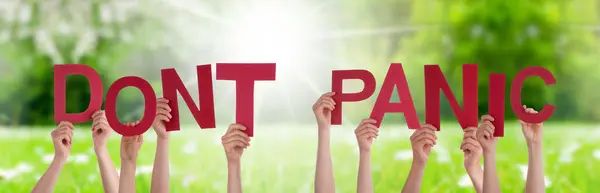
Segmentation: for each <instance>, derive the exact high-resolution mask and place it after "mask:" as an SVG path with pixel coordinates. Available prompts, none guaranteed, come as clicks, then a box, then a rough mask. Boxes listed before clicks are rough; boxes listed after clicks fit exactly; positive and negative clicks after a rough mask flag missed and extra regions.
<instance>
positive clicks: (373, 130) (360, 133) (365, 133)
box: [356, 128, 379, 137]
mask: <svg viewBox="0 0 600 193" xmlns="http://www.w3.org/2000/svg"><path fill="white" fill-rule="evenodd" d="M369 134H373V135H375V136H378V135H379V134H378V132H377V130H376V129H372V128H367V129H363V130H361V131H360V132H359V133H356V136H359V137H363V136H364V135H369Z"/></svg>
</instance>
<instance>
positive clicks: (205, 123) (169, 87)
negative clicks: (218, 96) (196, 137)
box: [161, 64, 216, 131]
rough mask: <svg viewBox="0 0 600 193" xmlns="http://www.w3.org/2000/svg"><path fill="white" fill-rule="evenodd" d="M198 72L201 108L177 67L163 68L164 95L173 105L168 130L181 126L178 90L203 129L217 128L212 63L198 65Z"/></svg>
mask: <svg viewBox="0 0 600 193" xmlns="http://www.w3.org/2000/svg"><path fill="white" fill-rule="evenodd" d="M196 72H197V74H198V96H199V97H200V99H199V100H198V102H199V103H200V108H198V107H197V106H196V103H194V100H193V99H192V97H191V96H190V93H189V92H188V91H187V89H186V88H185V85H184V84H183V82H182V81H181V78H180V77H179V75H178V74H177V71H175V69H172V68H170V69H163V70H161V77H162V88H163V97H164V98H166V99H168V100H169V107H171V116H172V118H171V120H170V121H169V122H167V123H166V126H167V131H173V130H176V131H178V130H179V128H180V126H179V107H178V106H179V105H178V103H177V91H179V93H180V94H181V97H183V100H184V101H185V104H187V106H188V108H189V109H190V111H191V112H192V115H194V118H195V119H196V122H197V123H198V125H199V126H200V128H202V129H206V128H215V127H216V126H215V100H214V96H213V87H212V72H211V68H210V64H207V65H199V66H196Z"/></svg>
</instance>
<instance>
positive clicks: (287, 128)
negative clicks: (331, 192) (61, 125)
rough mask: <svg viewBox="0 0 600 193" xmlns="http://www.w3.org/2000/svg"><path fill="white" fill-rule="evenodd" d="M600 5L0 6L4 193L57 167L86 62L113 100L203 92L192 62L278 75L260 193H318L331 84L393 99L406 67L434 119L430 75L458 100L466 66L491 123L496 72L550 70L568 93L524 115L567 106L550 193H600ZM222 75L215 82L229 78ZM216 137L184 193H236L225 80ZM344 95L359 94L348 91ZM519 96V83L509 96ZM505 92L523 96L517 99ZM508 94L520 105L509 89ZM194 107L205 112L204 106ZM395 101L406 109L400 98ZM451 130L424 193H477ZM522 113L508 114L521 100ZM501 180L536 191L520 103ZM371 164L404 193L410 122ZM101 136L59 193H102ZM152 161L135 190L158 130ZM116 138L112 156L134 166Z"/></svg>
mask: <svg viewBox="0 0 600 193" xmlns="http://www.w3.org/2000/svg"><path fill="white" fill-rule="evenodd" d="M599 8H600V1H598V0H570V1H567V0H534V1H520V0H486V1H474V0H418V1H417V0H347V1H346V0H344V1H343V0H326V1H321V0H286V1H276V0H257V1H241V0H225V1H217V0H205V1H200V0H172V1H161V0H128V1H118V0H89V1H88V0H86V1H68V0H44V1H42V0H27V1H26V0H4V1H0V88H2V92H0V128H1V130H0V133H1V135H0V138H1V139H2V140H1V141H0V145H1V146H3V147H4V148H1V149H0V192H27V191H29V190H30V189H31V188H32V187H33V185H34V184H35V182H36V180H37V178H39V176H40V175H41V174H42V173H43V171H44V170H45V169H46V167H47V164H48V162H47V160H48V159H51V157H52V152H53V151H52V146H51V142H50V141H51V140H50V139H49V134H48V133H49V132H50V130H51V129H53V127H54V126H53V125H54V122H53V119H54V117H53V96H54V93H53V72H52V64H75V63H78V64H87V65H89V66H91V67H93V68H94V69H96V71H97V72H99V73H100V75H101V77H102V79H103V82H104V89H105V91H106V90H107V89H108V87H109V85H110V83H112V82H113V81H115V80H116V79H118V78H120V77H123V76H140V77H143V78H144V79H146V80H148V81H149V82H150V83H151V84H152V85H153V86H154V87H155V91H156V93H157V95H158V96H160V95H161V81H160V69H163V68H175V69H176V70H177V71H178V73H179V74H180V76H181V77H182V79H183V81H184V82H185V84H186V85H187V87H188V89H189V91H190V93H195V92H197V86H196V83H195V82H196V73H195V65H199V64H214V63H216V62H276V63H277V81H275V82H258V83H257V84H256V85H257V86H256V88H255V90H256V91H255V95H256V98H255V120H256V124H257V126H256V129H257V131H256V132H255V133H256V137H255V140H253V142H254V144H253V146H252V147H251V148H250V149H249V150H248V151H247V152H246V153H245V155H244V159H243V162H244V165H243V175H242V180H243V182H244V188H245V190H246V191H247V192H311V190H312V180H313V178H314V163H315V162H314V161H315V154H316V125H315V124H314V118H313V115H312V112H311V110H310V107H311V105H312V103H313V102H314V100H316V99H317V98H318V96H319V95H320V94H322V93H324V92H327V91H328V90H330V87H331V70H339V69H368V70H370V71H371V72H372V73H373V74H374V75H375V76H376V78H377V80H378V85H381V83H382V81H383V78H384V76H385V74H386V72H387V69H388V67H389V64H390V63H392V62H400V63H402V64H403V66H404V70H405V73H406V75H407V79H408V82H409V86H410V91H411V94H412V96H413V100H414V102H415V107H416V108H417V112H418V114H419V117H420V118H421V119H422V120H424V119H423V118H424V113H425V111H424V107H425V105H424V99H425V98H424V95H423V94H424V89H423V65H425V64H439V65H440V67H441V68H442V70H444V73H445V75H446V78H447V79H448V81H449V83H450V84H451V87H452V88H453V91H454V93H455V95H456V96H457V97H458V98H459V99H460V98H461V96H460V93H461V90H460V89H461V86H460V84H461V81H462V80H461V74H462V72H461V66H462V65H463V64H473V63H475V64H479V77H480V78H479V92H480V93H479V109H480V110H479V112H480V114H485V113H486V112H487V93H488V75H489V74H490V73H504V74H506V75H507V77H508V81H509V82H508V83H507V85H510V80H512V78H513V77H514V76H515V75H516V74H517V72H518V71H520V70H521V69H523V68H525V67H527V66H542V67H544V68H547V69H548V70H550V71H551V72H553V74H554V75H555V77H556V79H557V84H556V85H553V86H550V87H548V86H545V85H544V84H543V82H542V81H541V79H538V78H530V79H528V80H527V81H526V83H525V85H524V90H523V96H522V99H523V103H524V104H527V105H528V106H531V107H534V108H536V109H539V108H541V107H542V106H543V105H544V104H547V103H550V104H554V105H555V106H556V107H557V110H556V111H555V113H554V115H553V117H552V118H551V119H550V120H549V121H548V123H546V124H545V125H546V128H545V129H546V132H545V136H544V141H545V152H544V153H545V168H546V169H545V171H546V177H547V178H546V179H547V190H548V192H593V191H594V190H598V189H600V185H598V183H597V182H599V181H600V174H597V173H593V172H590V171H599V170H600V166H599V165H600V143H599V142H598V140H599V139H600V130H599V129H600V128H599V127H598V126H599V125H598V124H597V123H598V121H600V108H598V105H596V104H597V101H599V100H600V92H599V91H598V83H600V76H599V75H600V67H598V64H597V62H598V61H599V59H600V55H599V54H598V53H599V51H600V49H599V47H598V45H600V44H599V43H600V21H599V19H600V10H599ZM214 68H215V67H214V65H213V72H214V71H215V69H214ZM87 84H88V83H87V80H86V79H85V78H83V77H79V76H73V77H69V78H68V79H67V111H68V112H80V111H83V110H84V109H85V108H87V105H88V100H89V88H88V87H87ZM213 84H214V86H215V87H214V89H215V106H216V114H217V122H218V127H217V129H211V130H202V131H200V129H199V128H198V126H197V125H195V121H194V120H193V118H192V117H191V114H190V113H189V112H188V111H187V110H185V108H184V107H185V105H184V104H183V103H182V104H180V106H181V105H183V106H182V109H181V111H182V113H181V115H182V121H183V124H184V125H186V126H184V128H182V130H181V131H180V132H176V133H173V134H172V135H173V138H176V140H172V143H173V144H172V145H171V149H172V152H171V164H172V168H173V174H172V180H171V183H172V185H171V187H172V190H173V191H174V192H225V188H226V174H227V173H226V164H225V159H224V156H223V152H222V149H221V147H219V146H220V143H219V142H218V140H219V138H220V135H221V134H222V133H223V132H224V130H225V128H226V126H227V124H228V123H230V122H232V121H233V120H234V117H233V116H234V115H235V113H234V108H235V102H234V101H235V94H234V91H235V89H234V88H235V87H234V83H233V82H230V81H214V83H213ZM345 86H346V87H345V88H344V89H345V90H348V91H349V92H350V91H357V90H359V89H361V87H362V84H361V83H360V82H353V81H349V82H347V84H345ZM507 87H508V86H507ZM378 91H379V90H377V91H376V93H375V94H374V95H373V96H372V97H371V98H370V99H368V100H365V101H362V102H358V103H346V104H345V108H344V125H343V126H336V127H334V128H333V132H334V133H333V135H332V138H334V140H333V142H332V149H333V154H334V155H333V157H334V167H335V168H334V169H335V172H336V185H337V187H338V191H339V192H353V191H355V186H356V173H357V172H356V171H357V162H358V156H357V154H356V149H357V147H356V142H355V138H354V136H353V132H352V131H353V129H354V126H355V125H356V123H357V122H358V121H359V120H360V119H362V118H363V117H366V116H368V115H369V113H370V111H371V108H372V105H373V103H374V101H375V99H376V95H377V93H378ZM507 91H508V89H507ZM507 95H508V92H507ZM192 96H193V98H195V100H197V97H196V95H195V94H192ZM392 100H394V99H392ZM117 103H118V105H117V106H118V109H117V113H118V115H119V117H120V119H121V121H133V120H137V119H139V118H141V115H142V111H143V100H142V96H141V94H140V93H139V91H137V90H135V89H133V88H127V89H124V90H123V91H122V92H121V94H120V95H119V98H118V101H117ZM442 103H443V105H442V117H443V118H444V119H445V122H444V123H443V127H444V129H443V130H442V132H440V133H439V134H438V136H439V137H440V142H439V143H438V144H440V145H438V146H436V148H435V151H434V152H433V153H432V157H431V158H430V161H429V164H428V167H427V169H426V174H425V178H424V182H423V183H424V184H423V192H474V191H473V190H472V188H470V182H469V180H468V178H466V175H465V171H464V169H463V168H462V152H461V151H460V149H459V145H460V140H461V139H462V136H461V132H459V131H458V126H457V125H456V121H455V118H454V116H453V114H452V112H451V110H450V108H449V106H448V105H447V102H445V100H443V101H442ZM507 105H508V103H507ZM506 109H507V110H506V115H507V119H508V120H507V121H506V122H507V126H506V137H504V138H502V139H501V140H500V142H499V149H498V155H499V156H498V167H499V170H498V171H499V175H500V180H501V185H502V188H503V191H504V192H517V191H522V189H523V187H524V179H525V178H524V175H525V173H524V171H526V166H527V151H526V145H525V143H524V140H523V137H522V134H521V131H520V129H519V127H518V125H517V124H515V123H514V122H516V121H515V120H514V119H515V117H514V114H513V113H512V110H511V109H510V107H509V106H507V108H506ZM385 122H386V124H385V125H384V126H383V128H385V129H383V130H382V134H381V136H382V137H380V139H379V140H378V141H377V142H376V143H375V147H374V150H373V151H374V152H373V157H374V158H373V165H374V166H373V170H374V171H373V172H374V174H373V177H374V179H373V180H374V184H375V192H398V191H400V190H401V188H402V184H403V183H404V181H405V179H406V175H407V174H408V170H409V167H410V159H411V158H410V156H411V154H410V143H409V142H408V136H409V135H410V133H411V131H410V130H408V129H407V128H406V127H405V125H404V122H403V116H402V115H401V114H396V115H388V116H386V118H385ZM88 129H89V124H83V125H80V126H78V132H77V133H76V136H77V137H76V138H75V141H74V145H75V146H74V149H73V150H72V153H71V157H70V160H71V162H69V164H67V167H66V168H65V169H64V171H63V172H62V173H61V178H60V180H59V182H58V185H57V189H56V192H102V189H101V183H100V178H99V177H100V176H99V173H98V169H97V164H96V161H95V156H94V154H93V149H92V146H91V134H90V133H89V132H88ZM146 135H148V136H149V138H147V139H148V140H146V141H145V145H144V147H143V149H142V156H141V157H140V159H139V166H138V169H139V170H140V171H138V172H139V173H138V190H139V191H140V192H148V191H149V184H150V173H149V171H151V165H152V161H153V156H154V144H155V141H154V140H153V138H152V136H153V135H154V133H153V132H152V131H150V132H148V133H147V134H146ZM118 143H119V137H118V136H117V135H114V136H113V138H112V141H111V144H110V146H109V148H111V149H110V151H111V153H112V154H111V155H112V158H113V160H115V162H116V164H118V161H119V159H118V158H119V156H118V152H119V148H118V146H119V144H118Z"/></svg>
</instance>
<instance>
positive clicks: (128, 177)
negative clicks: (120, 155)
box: [119, 160, 136, 193]
mask: <svg viewBox="0 0 600 193" xmlns="http://www.w3.org/2000/svg"><path fill="white" fill-rule="evenodd" d="M135 169H136V165H135V161H124V160H121V177H120V178H119V193H132V192H136V191H135Z"/></svg>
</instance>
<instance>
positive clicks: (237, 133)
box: [223, 130, 250, 139]
mask: <svg viewBox="0 0 600 193" xmlns="http://www.w3.org/2000/svg"><path fill="white" fill-rule="evenodd" d="M231 136H241V137H243V138H248V139H249V138H250V136H248V134H246V133H245V132H244V131H241V130H234V131H231V132H229V133H228V134H226V135H224V136H223V139H225V138H228V137H231Z"/></svg>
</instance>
